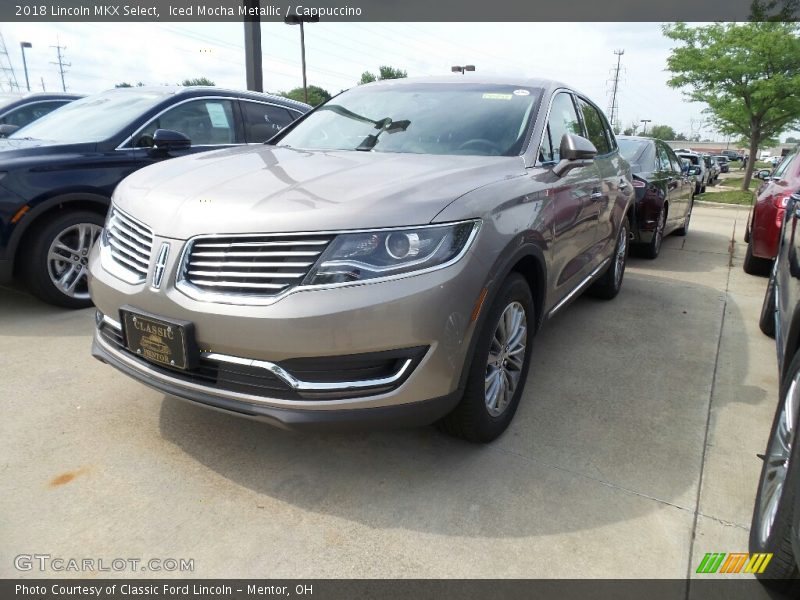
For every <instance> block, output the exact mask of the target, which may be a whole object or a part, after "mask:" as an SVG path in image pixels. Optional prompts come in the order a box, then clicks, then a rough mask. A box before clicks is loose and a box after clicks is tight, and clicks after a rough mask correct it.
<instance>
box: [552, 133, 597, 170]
mask: <svg viewBox="0 0 800 600" xmlns="http://www.w3.org/2000/svg"><path fill="white" fill-rule="evenodd" d="M559 154H560V155H561V160H560V161H559V162H558V164H556V165H555V166H554V167H553V173H555V174H556V176H557V177H563V176H564V175H566V174H567V173H568V172H569V171H571V170H572V169H574V168H576V167H584V166H586V165H589V164H591V163H592V161H593V160H594V157H595V156H597V148H595V147H594V144H592V142H590V141H589V140H587V139H586V138H585V137H581V136H579V135H575V134H574V133H565V134H564V136H563V137H562V138H561V146H560V147H559Z"/></svg>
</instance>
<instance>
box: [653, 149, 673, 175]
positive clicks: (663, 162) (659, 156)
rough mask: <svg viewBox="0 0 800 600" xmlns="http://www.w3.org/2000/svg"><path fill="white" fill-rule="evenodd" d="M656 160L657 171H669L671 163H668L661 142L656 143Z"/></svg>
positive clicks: (665, 150)
mask: <svg viewBox="0 0 800 600" xmlns="http://www.w3.org/2000/svg"><path fill="white" fill-rule="evenodd" d="M656 162H657V166H658V170H659V171H671V170H672V165H670V163H669V154H667V149H666V148H665V147H664V145H663V144H656Z"/></svg>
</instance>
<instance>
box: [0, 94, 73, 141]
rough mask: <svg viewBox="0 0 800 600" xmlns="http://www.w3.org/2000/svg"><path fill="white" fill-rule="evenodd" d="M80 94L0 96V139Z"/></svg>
mask: <svg viewBox="0 0 800 600" xmlns="http://www.w3.org/2000/svg"><path fill="white" fill-rule="evenodd" d="M82 97H83V96H81V95H79V94H59V93H34V94H26V95H24V96H19V95H9V96H0V137H6V136H8V135H11V134H12V133H14V132H15V131H16V130H17V129H19V128H20V127H25V125H29V124H30V123H33V122H34V121H36V120H37V119H41V118H42V117H43V116H45V115H46V114H48V113H51V112H53V111H54V110H56V109H57V108H61V107H62V106H64V105H65V104H69V103H70V102H72V101H73V100H77V99H79V98H82Z"/></svg>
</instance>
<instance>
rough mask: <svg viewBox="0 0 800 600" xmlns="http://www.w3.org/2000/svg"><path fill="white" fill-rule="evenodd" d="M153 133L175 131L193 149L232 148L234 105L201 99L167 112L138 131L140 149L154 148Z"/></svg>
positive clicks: (233, 139) (224, 101) (222, 101)
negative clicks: (225, 145) (183, 137)
mask: <svg viewBox="0 0 800 600" xmlns="http://www.w3.org/2000/svg"><path fill="white" fill-rule="evenodd" d="M156 129H171V130H172V131H178V132H180V133H182V134H184V135H185V136H188V138H189V139H190V140H192V145H193V146H216V145H220V144H235V143H236V129H235V125H234V121H233V102H232V101H231V100H217V99H209V98H204V99H201V100H190V101H189V102H184V103H183V104H178V105H177V106H175V107H173V108H170V109H169V110H167V112H165V113H164V114H162V115H160V116H158V117H156V118H155V119H154V120H152V121H150V123H149V124H148V125H147V126H146V127H145V128H144V129H143V130H142V131H140V132H139V133H138V134H137V136H136V140H135V146H137V147H139V148H143V147H150V146H152V145H153V134H154V133H155V131H156Z"/></svg>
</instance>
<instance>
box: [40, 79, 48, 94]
mask: <svg viewBox="0 0 800 600" xmlns="http://www.w3.org/2000/svg"><path fill="white" fill-rule="evenodd" d="M39 80H40V81H41V82H42V91H43V92H46V91H47V90H46V89H44V77H39Z"/></svg>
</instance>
